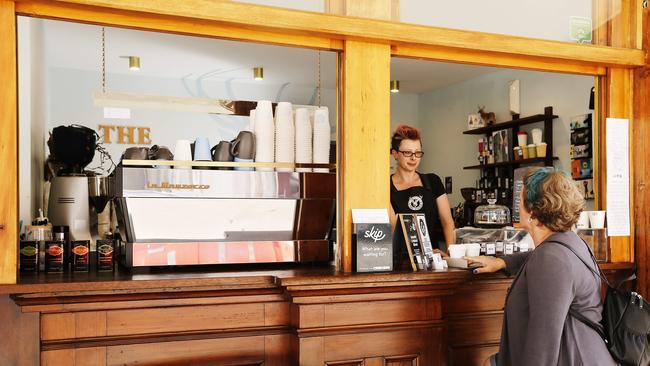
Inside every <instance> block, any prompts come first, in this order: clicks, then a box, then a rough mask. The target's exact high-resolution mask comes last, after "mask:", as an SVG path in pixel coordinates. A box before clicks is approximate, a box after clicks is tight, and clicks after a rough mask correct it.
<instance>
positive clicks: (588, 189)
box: [574, 179, 594, 200]
mask: <svg viewBox="0 0 650 366" xmlns="http://www.w3.org/2000/svg"><path fill="white" fill-rule="evenodd" d="M574 183H575V185H576V187H577V188H578V190H579V191H580V193H581V194H582V196H583V197H584V198H585V199H586V200H588V199H593V198H594V180H593V179H583V180H576V181H574Z"/></svg>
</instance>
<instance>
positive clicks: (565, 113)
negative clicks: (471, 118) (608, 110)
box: [419, 70, 594, 205]
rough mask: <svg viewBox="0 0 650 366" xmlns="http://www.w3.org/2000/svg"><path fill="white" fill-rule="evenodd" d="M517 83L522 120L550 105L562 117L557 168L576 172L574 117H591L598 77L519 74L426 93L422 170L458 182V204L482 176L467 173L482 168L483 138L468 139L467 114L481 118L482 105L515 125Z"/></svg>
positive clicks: (454, 197) (454, 198)
mask: <svg viewBox="0 0 650 366" xmlns="http://www.w3.org/2000/svg"><path fill="white" fill-rule="evenodd" d="M515 79H519V80H520V89H521V116H522V117H525V116H529V115H532V114H538V113H543V111H544V107H545V106H552V107H553V113H554V114H556V115H558V116H559V118H558V119H556V120H555V121H554V125H553V155H554V156H557V157H559V158H560V160H559V162H556V167H557V168H560V169H563V170H565V171H567V172H569V171H570V170H571V163H570V159H569V146H570V131H569V122H570V117H571V116H575V115H580V114H585V113H589V112H590V111H589V110H587V108H588V102H589V91H590V89H591V87H592V86H593V85H594V78H593V77H589V76H577V75H565V74H552V73H542V72H531V71H519V70H503V71H498V72H495V73H491V74H487V75H484V76H481V77H478V78H474V79H470V80H467V81H464V82H461V83H458V84H454V85H451V86H449V87H446V88H442V89H438V90H434V91H431V92H428V93H423V94H421V95H420V98H419V104H420V106H419V111H420V126H421V128H422V130H423V134H424V146H425V151H426V155H425V158H424V159H423V161H422V166H421V168H420V170H421V171H425V172H426V171H433V172H435V173H436V174H438V175H439V176H440V177H441V178H442V177H445V176H452V177H453V193H452V194H451V196H450V203H451V204H452V205H457V204H458V203H460V202H462V197H461V195H460V188H462V187H474V186H475V185H476V179H478V177H479V172H478V170H463V169H462V167H463V166H469V165H476V164H478V162H477V152H478V147H477V141H478V138H479V136H474V135H463V134H462V132H463V131H465V130H466V129H467V115H468V114H469V113H476V110H477V106H478V105H485V106H486V109H487V110H489V111H493V112H495V113H496V116H497V122H498V121H507V120H510V119H511V116H510V114H509V110H508V82H509V81H511V80H515ZM541 125H542V123H539V124H534V125H531V127H529V128H532V127H541Z"/></svg>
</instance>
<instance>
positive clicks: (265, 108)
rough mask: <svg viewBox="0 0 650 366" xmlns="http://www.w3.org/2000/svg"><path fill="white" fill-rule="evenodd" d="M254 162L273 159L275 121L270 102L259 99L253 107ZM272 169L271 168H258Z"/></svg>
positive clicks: (264, 161)
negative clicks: (255, 106) (254, 107)
mask: <svg viewBox="0 0 650 366" xmlns="http://www.w3.org/2000/svg"><path fill="white" fill-rule="evenodd" d="M254 116H255V126H254V127H255V162H259V163H273V162H274V161H275V123H274V122H273V109H272V106H271V102H270V101H268V100H260V101H259V102H257V108H256V109H255V113H254ZM258 170H265V171H269V170H273V168H258Z"/></svg>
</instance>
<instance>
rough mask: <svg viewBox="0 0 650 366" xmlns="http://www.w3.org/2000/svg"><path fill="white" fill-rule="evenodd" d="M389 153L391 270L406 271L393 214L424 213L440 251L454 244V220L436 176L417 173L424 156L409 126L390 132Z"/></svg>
mask: <svg viewBox="0 0 650 366" xmlns="http://www.w3.org/2000/svg"><path fill="white" fill-rule="evenodd" d="M390 154H391V156H392V157H393V158H394V159H395V161H396V163H397V166H396V169H395V173H394V174H393V175H391V177H390V204H391V210H390V213H391V215H390V216H391V217H390V218H391V224H392V225H393V227H395V228H396V230H395V236H394V238H395V239H394V245H393V261H394V268H395V269H406V268H408V266H409V263H410V259H409V257H408V252H407V250H406V245H405V243H404V235H403V234H402V229H401V226H400V225H396V222H397V220H396V213H424V214H425V216H426V222H427V227H428V229H429V235H430V236H431V244H432V245H433V248H434V249H440V248H441V247H442V246H441V243H442V242H444V243H446V244H451V243H453V242H454V240H455V238H454V220H453V218H452V216H451V208H450V206H449V199H448V198H447V193H446V191H445V187H444V185H443V184H442V181H441V180H440V177H438V176H437V175H436V174H433V173H430V174H421V173H419V172H418V171H417V168H418V166H419V165H420V161H421V160H422V156H423V155H424V152H423V151H422V140H421V139H420V132H419V131H418V130H417V129H416V128H414V127H411V126H407V125H400V126H398V127H397V130H395V133H393V137H392V140H391V147H390ZM443 249H446V248H443Z"/></svg>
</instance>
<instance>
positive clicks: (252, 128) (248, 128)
mask: <svg viewBox="0 0 650 366" xmlns="http://www.w3.org/2000/svg"><path fill="white" fill-rule="evenodd" d="M244 131H251V132H253V133H255V110H254V109H251V111H250V113H249V117H248V126H246V128H244Z"/></svg>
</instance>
